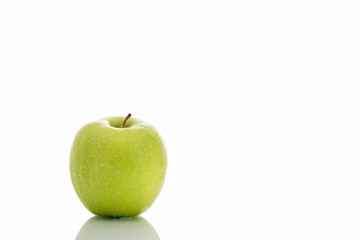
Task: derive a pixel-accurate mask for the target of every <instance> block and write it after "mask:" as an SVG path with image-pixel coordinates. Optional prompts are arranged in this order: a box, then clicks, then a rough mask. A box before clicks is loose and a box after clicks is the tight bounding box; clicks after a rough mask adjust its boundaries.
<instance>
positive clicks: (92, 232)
mask: <svg viewBox="0 0 360 240" xmlns="http://www.w3.org/2000/svg"><path fill="white" fill-rule="evenodd" d="M99 239H101V240H114V239H118V240H120V239H124V240H159V239H160V238H159V236H158V234H157V233H156V231H155V229H154V228H153V227H152V226H151V224H150V223H148V221H146V220H145V219H144V218H142V217H131V218H128V217H121V218H104V217H99V216H95V217H92V218H90V219H89V220H88V221H87V222H86V223H85V224H84V226H83V227H82V228H81V229H80V231H79V233H78V235H77V236H76V240H99Z"/></svg>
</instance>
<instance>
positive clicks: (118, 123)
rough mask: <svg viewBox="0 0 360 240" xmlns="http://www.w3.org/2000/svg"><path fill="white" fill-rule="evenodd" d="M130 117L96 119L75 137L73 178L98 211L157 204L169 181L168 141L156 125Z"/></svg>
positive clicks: (122, 211) (116, 212) (124, 212)
mask: <svg viewBox="0 0 360 240" xmlns="http://www.w3.org/2000/svg"><path fill="white" fill-rule="evenodd" d="M130 117H131V114H129V115H128V116H127V117H126V118H125V117H109V118H103V119H100V120H98V121H95V122H91V123H89V124H87V125H85V126H84V127H82V128H81V129H80V130H79V132H78V133H77V135H76V137H75V140H74V142H73V145H72V148H71V154H70V173H71V180H72V183H73V185H74V188H75V191H76V194H77V195H78V197H79V198H80V200H81V202H82V203H83V204H84V206H85V207H86V208H87V209H88V210H89V211H90V212H92V213H93V214H96V215H101V216H137V215H139V214H141V213H143V212H144V211H145V210H147V209H148V208H149V207H150V206H151V205H152V204H153V202H154V201H155V199H156V197H157V196H158V194H159V193H160V190H161V188H162V186H163V183H164V179H165V172H166V167H167V157H166V150H165V146H164V142H163V140H162V138H161V137H160V135H159V133H158V132H157V130H156V129H155V128H154V127H153V126H151V125H149V124H146V123H144V122H143V121H141V120H139V119H135V118H130Z"/></svg>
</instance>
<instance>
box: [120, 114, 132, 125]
mask: <svg viewBox="0 0 360 240" xmlns="http://www.w3.org/2000/svg"><path fill="white" fill-rule="evenodd" d="M129 118H131V114H130V113H129V114H128V115H127V116H126V118H125V119H124V122H123V124H122V125H121V128H124V127H125V123H126V121H127V120H128V119H129Z"/></svg>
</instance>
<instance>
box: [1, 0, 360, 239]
mask: <svg viewBox="0 0 360 240" xmlns="http://www.w3.org/2000/svg"><path fill="white" fill-rule="evenodd" d="M359 10H360V8H359V3H358V1H317V0H315V1H314V0H312V1H198V0H191V1H188V0H185V1H91V0H90V1H89V0H87V1H68V0H63V1H45V0H44V1H39V0H35V1H16V0H14V1H10V0H9V1H7V0H5V1H1V2H0V104H1V112H0V114H1V120H0V121H1V124H0V145H1V151H0V159H1V167H0V187H1V198H0V204H1V219H0V223H1V231H0V239H75V238H76V236H77V234H78V232H79V231H80V229H81V228H82V226H83V224H84V223H85V222H86V221H87V220H88V219H89V218H91V217H92V214H91V213H89V212H88V211H87V210H86V209H85V208H84V207H83V206H82V204H81V203H80V201H79V200H78V198H77V196H76V194H75V192H74V190H73V187H72V185H71V181H70V175H69V166H68V163H69V151H70V147H71V144H72V140H73V138H74V136H75V133H76V132H77V130H78V129H79V128H80V127H81V126H82V125H84V124H86V123H88V122H90V121H93V120H96V119H98V118H102V117H107V116H112V115H126V114H127V113H129V112H131V113H132V114H133V116H134V117H137V118H141V119H144V120H145V121H146V122H148V123H151V124H153V125H154V126H156V127H157V129H158V130H159V131H160V133H161V134H162V136H163V138H164V140H165V143H166V145H167V150H168V161H169V167H168V172H167V179H166V182H165V185H164V188H163V190H162V192H161V194H160V196H159V198H158V199H157V201H156V202H155V204H154V205H153V206H152V208H150V209H149V210H148V211H147V212H146V213H144V214H143V215H142V217H144V218H145V219H146V220H147V221H148V222H149V223H150V225H152V226H153V227H154V229H155V231H156V232H157V235H158V236H159V237H160V239H165V240H166V239H169V240H170V239H172V240H174V239H276V240H278V239H349V240H351V239H359V237H360V232H359V224H360V207H359V205H360V174H359V170H360V162H359V157H360V151H359V146H360V113H359V107H360V106H359V104H360V94H359V92H360V88H359V77H360V71H359V66H360V58H359V56H360V47H359V46H360V44H359V43H360V35H359V23H360V15H359ZM104 239H105V237H104Z"/></svg>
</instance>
